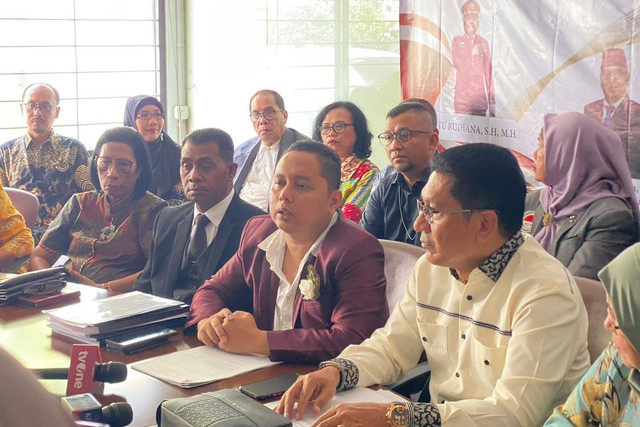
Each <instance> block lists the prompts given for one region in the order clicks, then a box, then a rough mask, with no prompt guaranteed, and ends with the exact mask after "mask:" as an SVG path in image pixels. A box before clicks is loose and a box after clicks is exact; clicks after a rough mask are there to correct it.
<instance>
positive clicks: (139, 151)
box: [89, 126, 153, 200]
mask: <svg viewBox="0 0 640 427" xmlns="http://www.w3.org/2000/svg"><path fill="white" fill-rule="evenodd" d="M109 142H121V143H123V144H126V145H128V146H129V147H131V150H132V151H133V156H134V157H135V159H136V168H138V170H139V171H140V176H139V177H138V181H137V182H136V185H135V187H134V188H133V198H134V199H136V200H137V199H139V198H141V197H142V196H144V194H145V193H146V192H147V190H148V189H149V185H150V184H151V179H152V176H153V175H152V171H151V156H150V155H149V148H148V147H147V143H146V142H145V140H144V138H142V135H140V134H139V133H138V132H137V131H136V130H134V129H132V128H130V127H126V126H120V127H115V128H111V129H107V130H106V131H105V132H104V133H103V134H102V135H101V136H100V139H98V142H97V143H96V148H95V150H94V156H93V159H91V163H90V164H89V176H90V178H91V182H92V183H93V186H94V187H96V190H98V191H100V190H102V187H101V186H100V179H98V167H97V165H96V158H97V157H98V156H99V155H100V151H101V150H102V146H103V145H104V144H107V143H109Z"/></svg>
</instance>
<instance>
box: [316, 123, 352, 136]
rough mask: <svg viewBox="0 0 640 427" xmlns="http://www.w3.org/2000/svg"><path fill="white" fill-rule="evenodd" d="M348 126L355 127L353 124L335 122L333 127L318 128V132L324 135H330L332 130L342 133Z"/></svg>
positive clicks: (323, 126)
mask: <svg viewBox="0 0 640 427" xmlns="http://www.w3.org/2000/svg"><path fill="white" fill-rule="evenodd" d="M347 126H353V123H345V122H335V123H334V124H333V126H330V125H322V126H318V130H319V131H320V133H321V134H323V135H329V132H331V129H333V131H334V132H335V133H342V132H344V130H345V129H346V128H347Z"/></svg>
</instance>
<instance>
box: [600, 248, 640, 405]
mask: <svg viewBox="0 0 640 427" xmlns="http://www.w3.org/2000/svg"><path fill="white" fill-rule="evenodd" d="M598 277H599V278H600V281H601V282H602V285H603V286H604V290H605V291H606V292H607V295H608V296H609V300H610V301H611V307H612V308H613V312H614V313H615V315H616V318H617V320H618V325H619V326H620V329H621V330H622V332H623V333H624V335H625V336H626V337H627V339H628V340H629V342H630V343H631V345H632V346H633V348H634V349H635V350H636V352H637V353H640V243H636V244H635V245H633V246H630V247H628V248H627V249H625V250H624V251H622V252H621V253H620V255H618V256H617V257H616V258H614V260H613V261H611V262H610V263H609V264H608V265H607V266H605V267H604V268H603V269H602V270H600V273H598ZM629 382H630V384H631V386H632V387H633V389H634V391H635V393H636V394H639V393H640V373H639V372H638V371H637V370H635V369H634V370H633V372H632V373H631V375H630V377H629Z"/></svg>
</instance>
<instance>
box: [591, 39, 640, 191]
mask: <svg viewBox="0 0 640 427" xmlns="http://www.w3.org/2000/svg"><path fill="white" fill-rule="evenodd" d="M630 77H631V75H630V74H629V67H628V64H627V56H626V55H625V53H624V50H622V49H606V50H604V51H603V52H602V65H601V66H600V86H601V87H602V92H603V93H604V98H603V99H600V100H599V101H594V102H592V103H591V104H587V105H585V107H584V114H585V115H587V116H589V117H591V118H592V119H593V120H595V121H596V122H598V123H601V124H602V125H603V126H605V127H608V128H609V129H611V130H612V131H614V132H615V133H617V134H618V135H619V136H620V141H621V142H622V149H623V150H624V153H625V155H626V157H627V162H629V170H630V171H631V177H632V178H634V179H640V104H638V103H637V102H635V101H632V100H631V98H629V94H628V93H627V88H628V86H629V79H630Z"/></svg>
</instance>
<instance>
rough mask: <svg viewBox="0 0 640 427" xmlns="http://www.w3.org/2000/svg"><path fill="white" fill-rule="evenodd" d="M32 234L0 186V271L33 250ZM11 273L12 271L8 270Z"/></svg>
mask: <svg viewBox="0 0 640 427" xmlns="http://www.w3.org/2000/svg"><path fill="white" fill-rule="evenodd" d="M33 244H34V243H33V235H32V234H31V230H29V228H28V227H27V225H26V224H25V222H24V218H23V217H22V215H20V212H18V211H17V210H16V208H14V207H13V204H12V203H11V199H9V196H8V195H7V192H6V191H4V188H3V187H0V271H4V269H5V268H6V267H7V266H8V265H10V264H11V263H12V262H14V261H15V260H17V259H18V258H22V257H24V256H27V255H29V254H30V253H31V251H33ZM10 273H13V272H10Z"/></svg>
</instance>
